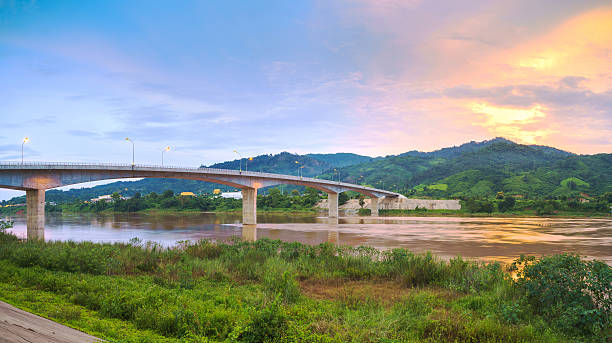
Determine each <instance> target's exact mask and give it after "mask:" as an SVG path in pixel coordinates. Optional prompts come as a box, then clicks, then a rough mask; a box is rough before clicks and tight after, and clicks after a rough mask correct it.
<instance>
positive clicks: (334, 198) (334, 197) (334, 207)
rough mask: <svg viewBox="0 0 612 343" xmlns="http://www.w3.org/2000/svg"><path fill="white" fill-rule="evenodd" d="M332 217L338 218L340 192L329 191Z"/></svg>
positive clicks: (328, 197) (330, 215)
mask: <svg viewBox="0 0 612 343" xmlns="http://www.w3.org/2000/svg"><path fill="white" fill-rule="evenodd" d="M327 203H328V205H329V215H328V217H330V218H338V193H327Z"/></svg>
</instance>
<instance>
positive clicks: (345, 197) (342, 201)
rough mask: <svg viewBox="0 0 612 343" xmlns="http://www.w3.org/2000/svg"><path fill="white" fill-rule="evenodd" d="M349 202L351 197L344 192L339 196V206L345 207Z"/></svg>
mask: <svg viewBox="0 0 612 343" xmlns="http://www.w3.org/2000/svg"><path fill="white" fill-rule="evenodd" d="M348 200H349V197H348V195H347V194H346V193H345V192H342V193H340V194H339V195H338V205H344V204H346V202H347V201H348Z"/></svg>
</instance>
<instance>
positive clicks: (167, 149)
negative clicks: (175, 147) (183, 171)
mask: <svg viewBox="0 0 612 343" xmlns="http://www.w3.org/2000/svg"><path fill="white" fill-rule="evenodd" d="M166 151H170V147H169V146H167V147H165V148H164V150H162V167H163V166H164V152H166Z"/></svg>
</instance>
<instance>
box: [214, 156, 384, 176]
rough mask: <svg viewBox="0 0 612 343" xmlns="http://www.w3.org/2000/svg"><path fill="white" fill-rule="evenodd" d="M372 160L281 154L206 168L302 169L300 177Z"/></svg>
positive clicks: (262, 170)
mask: <svg viewBox="0 0 612 343" xmlns="http://www.w3.org/2000/svg"><path fill="white" fill-rule="evenodd" d="M372 160H374V158H372V157H369V156H362V155H357V154H350V153H337V154H307V155H298V154H291V153H288V152H281V153H280V154H276V155H272V154H270V155H259V156H256V157H253V158H252V159H247V158H246V157H245V158H243V159H242V160H233V161H227V162H222V163H216V164H213V165H210V166H208V167H209V168H221V169H239V168H241V167H242V170H250V171H258V172H268V173H277V174H296V173H297V169H298V168H300V167H304V168H302V170H301V173H302V175H304V176H316V175H319V174H321V173H323V172H324V171H327V170H330V169H333V168H339V167H345V166H348V165H353V164H358V163H364V162H369V161H372ZM296 162H298V163H296ZM202 167H205V166H202Z"/></svg>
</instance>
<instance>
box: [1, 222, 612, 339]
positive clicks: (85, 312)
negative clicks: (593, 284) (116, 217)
mask: <svg viewBox="0 0 612 343" xmlns="http://www.w3.org/2000/svg"><path fill="white" fill-rule="evenodd" d="M0 241H1V244H0V246H1V247H2V248H1V249H0V299H1V300H3V301H8V302H10V303H12V304H15V305H17V306H20V307H25V308H29V309H32V310H34V311H37V312H38V313H41V314H43V315H45V316H49V317H50V318H53V319H54V320H57V321H58V322H61V323H66V324H69V325H70V326H72V327H76V328H78V329H79V330H83V331H84V332H87V333H90V334H92V335H95V336H97V337H101V338H104V339H108V340H111V341H119V340H120V341H122V342H137V341H143V340H146V341H151V342H179V341H181V342H185V341H191V342H201V341H204V340H206V339H209V340H211V341H223V340H233V341H243V342H260V341H301V342H309V341H310V342H315V341H316V342H345V341H356V342H371V341H380V340H384V341H387V342H394V341H407V342H422V341H432V342H433V341H470V340H472V341H474V340H477V341H480V342H499V341H505V342H563V341H567V340H575V339H579V340H582V341H587V342H588V341H593V342H595V341H598V340H601V338H602V337H605V335H607V334H608V333H606V332H605V331H603V330H604V328H606V327H607V326H606V325H608V324H609V319H610V317H609V315H610V314H609V313H607V312H606V313H602V315H598V316H595V317H589V318H590V319H589V321H587V322H581V320H583V319H584V318H582V317H580V316H578V317H575V316H574V315H570V314H571V313H576V311H578V313H580V312H581V311H599V310H597V309H598V307H597V306H598V305H597V304H593V303H589V300H588V299H587V298H585V297H584V296H581V295H580V294H581V293H580V292H581V291H578V293H576V290H575V288H576V287H583V284H582V283H581V282H583V281H580V280H573V281H572V282H577V284H576V285H577V286H572V287H571V289H569V290H568V289H564V288H563V286H562V285H560V288H558V289H557V288H555V291H556V292H569V291H571V292H573V293H571V294H565V293H563V294H558V295H559V298H558V299H566V300H567V301H570V299H580V300H581V302H580V303H579V304H576V303H569V302H568V303H561V304H557V305H556V306H557V307H555V311H556V312H553V311H550V310H548V307H547V306H552V305H549V304H541V303H539V301H540V300H539V299H541V298H540V297H539V296H533V294H532V293H530V291H529V290H530V288H529V287H533V285H536V284H533V285H532V284H531V283H530V280H531V279H533V278H536V279H534V280H538V279H539V278H546V279H547V280H562V278H557V276H555V275H556V274H555V273H564V272H569V271H570V270H571V271H572V272H571V273H578V274H579V275H582V274H581V273H583V272H589V273H595V274H589V275H598V277H599V278H601V280H602V282H603V285H606V284H605V282H606V280H608V281H607V282H608V285H609V282H610V281H611V280H610V278H611V277H612V276H611V275H612V274H611V273H612V272H611V271H610V267H609V266H607V265H605V264H603V263H600V262H586V261H580V259H579V258H578V257H573V256H570V255H557V256H553V257H546V258H542V259H541V260H537V261H536V260H525V261H522V262H520V261H519V267H521V268H523V267H525V266H527V269H525V270H526V271H530V272H531V271H533V273H532V274H529V275H528V276H529V277H526V278H524V279H521V278H520V277H519V279H517V280H519V281H520V282H519V281H514V280H513V279H511V278H509V277H508V276H509V274H508V273H509V271H508V270H505V269H504V267H502V265H500V264H496V263H489V264H485V263H477V262H468V261H465V260H462V259H461V258H455V259H452V260H450V261H443V260H440V259H439V258H437V257H436V256H434V255H431V254H413V253H411V252H409V251H407V250H404V249H395V250H392V251H388V252H381V251H379V250H376V249H372V248H366V247H357V248H350V247H337V246H334V245H332V244H329V243H326V244H322V245H319V246H307V245H302V244H300V243H283V242H280V241H271V240H266V239H264V240H259V241H257V242H243V241H234V242H232V243H231V244H214V243H210V242H207V241H200V242H196V243H184V244H182V245H180V246H177V247H174V248H169V249H165V248H161V247H159V246H156V245H155V244H151V243H148V244H147V245H144V246H143V245H141V243H138V242H133V243H131V244H93V243H87V242H83V243H74V242H42V241H29V242H22V241H18V240H17V239H16V238H14V236H11V235H8V234H4V233H2V234H0ZM143 248H145V249H143ZM542 270H544V271H545V274H543V275H539V274H537V273H538V271H542ZM571 275H573V274H571ZM519 276H520V275H519ZM521 280H522V281H521ZM570 284H573V283H570ZM529 285H531V286H529ZM550 286H551V287H553V288H554V287H556V286H555V285H550ZM585 287H587V286H585ZM588 287H590V286H588ZM545 291H547V289H544V290H538V292H545ZM592 291H594V292H597V294H599V292H606V289H594V290H592ZM607 291H609V289H608V290H607ZM530 294H532V295H530ZM589 299H590V298H589ZM598 299H604V298H598ZM572 301H573V300H572ZM558 305H561V307H558ZM558 311H562V312H558ZM560 314H563V315H562V316H561V317H559V316H558V315H560ZM568 316H569V317H568ZM595 319H597V320H598V321H596V320H595ZM560 320H561V321H560ZM579 323H580V324H579Z"/></svg>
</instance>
